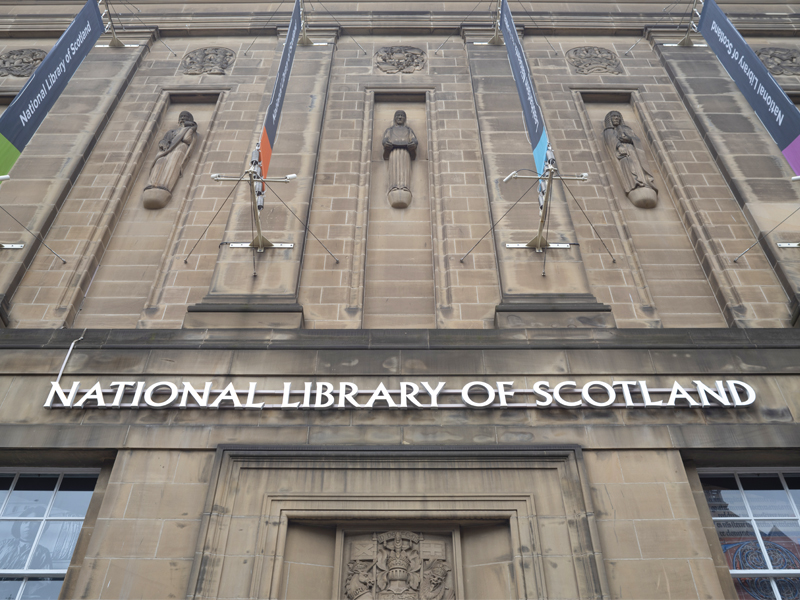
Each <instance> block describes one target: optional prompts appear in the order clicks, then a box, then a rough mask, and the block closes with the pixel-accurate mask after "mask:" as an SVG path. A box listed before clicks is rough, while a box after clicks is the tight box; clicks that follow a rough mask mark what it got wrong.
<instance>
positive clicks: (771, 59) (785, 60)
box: [756, 48, 800, 75]
mask: <svg viewBox="0 0 800 600" xmlns="http://www.w3.org/2000/svg"><path fill="white" fill-rule="evenodd" d="M756 54H757V55H758V57H759V58H760V59H761V62H763V63H764V64H765V65H766V66H767V69H769V72H770V73H772V74H773V75H800V51H798V50H795V49H793V48H761V49H759V50H756Z"/></svg>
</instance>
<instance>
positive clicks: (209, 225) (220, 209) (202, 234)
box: [183, 173, 247, 264]
mask: <svg viewBox="0 0 800 600" xmlns="http://www.w3.org/2000/svg"><path fill="white" fill-rule="evenodd" d="M245 175H247V173H243V174H242V176H241V177H239V181H237V182H236V183H234V184H233V187H232V188H231V191H230V192H229V193H228V196H227V198H225V201H224V202H223V203H222V204H221V205H220V207H219V210H217V212H215V213H214V216H213V217H211V220H210V221H209V222H208V225H206V228H205V229H204V230H203V233H201V234H200V237H199V238H197V241H196V242H195V243H194V246H192V249H191V250H190V251H189V254H187V255H186V258H184V259H183V264H186V263H187V262H188V261H189V257H190V256H191V255H192V252H194V249H195V248H197V244H199V243H200V240H202V239H203V236H205V234H206V233H207V232H208V230H209V229H210V228H211V224H212V223H213V222H214V219H216V218H217V215H218V214H219V213H220V212H221V211H222V209H223V208H224V206H225V204H226V203H227V202H228V200H230V198H231V196H232V195H233V192H234V191H235V190H236V186H237V185H239V184H240V183H241V181H242V179H244V177H245Z"/></svg>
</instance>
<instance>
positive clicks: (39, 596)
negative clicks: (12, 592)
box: [20, 579, 64, 600]
mask: <svg viewBox="0 0 800 600" xmlns="http://www.w3.org/2000/svg"><path fill="white" fill-rule="evenodd" d="M63 583H64V580H63V579H29V580H28V581H26V582H25V587H24V588H23V590H22V596H20V600H58V594H59V593H60V592H61V584H63Z"/></svg>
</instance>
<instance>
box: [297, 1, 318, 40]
mask: <svg viewBox="0 0 800 600" xmlns="http://www.w3.org/2000/svg"><path fill="white" fill-rule="evenodd" d="M297 45H298V46H313V45H314V42H312V41H311V38H309V37H308V16H307V15H306V3H305V2H304V1H303V0H300V37H299V38H298V39H297Z"/></svg>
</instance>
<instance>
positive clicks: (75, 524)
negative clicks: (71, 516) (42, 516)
mask: <svg viewBox="0 0 800 600" xmlns="http://www.w3.org/2000/svg"><path fill="white" fill-rule="evenodd" d="M80 532H81V522H80V521H48V523H47V525H45V527H44V531H43V532H42V537H40V538H39V543H38V544H37V545H36V552H34V556H33V559H31V564H30V567H29V568H31V569H64V570H66V568H67V567H69V561H70V559H71V558H72V552H73V551H74V550H75V544H76V543H77V542H78V534H79V533H80ZM37 553H38V554H37ZM45 557H46V561H47V562H44V563H43V565H49V566H36V565H34V564H33V563H34V561H35V560H37V558H38V559H41V560H43V561H44V560H45Z"/></svg>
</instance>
